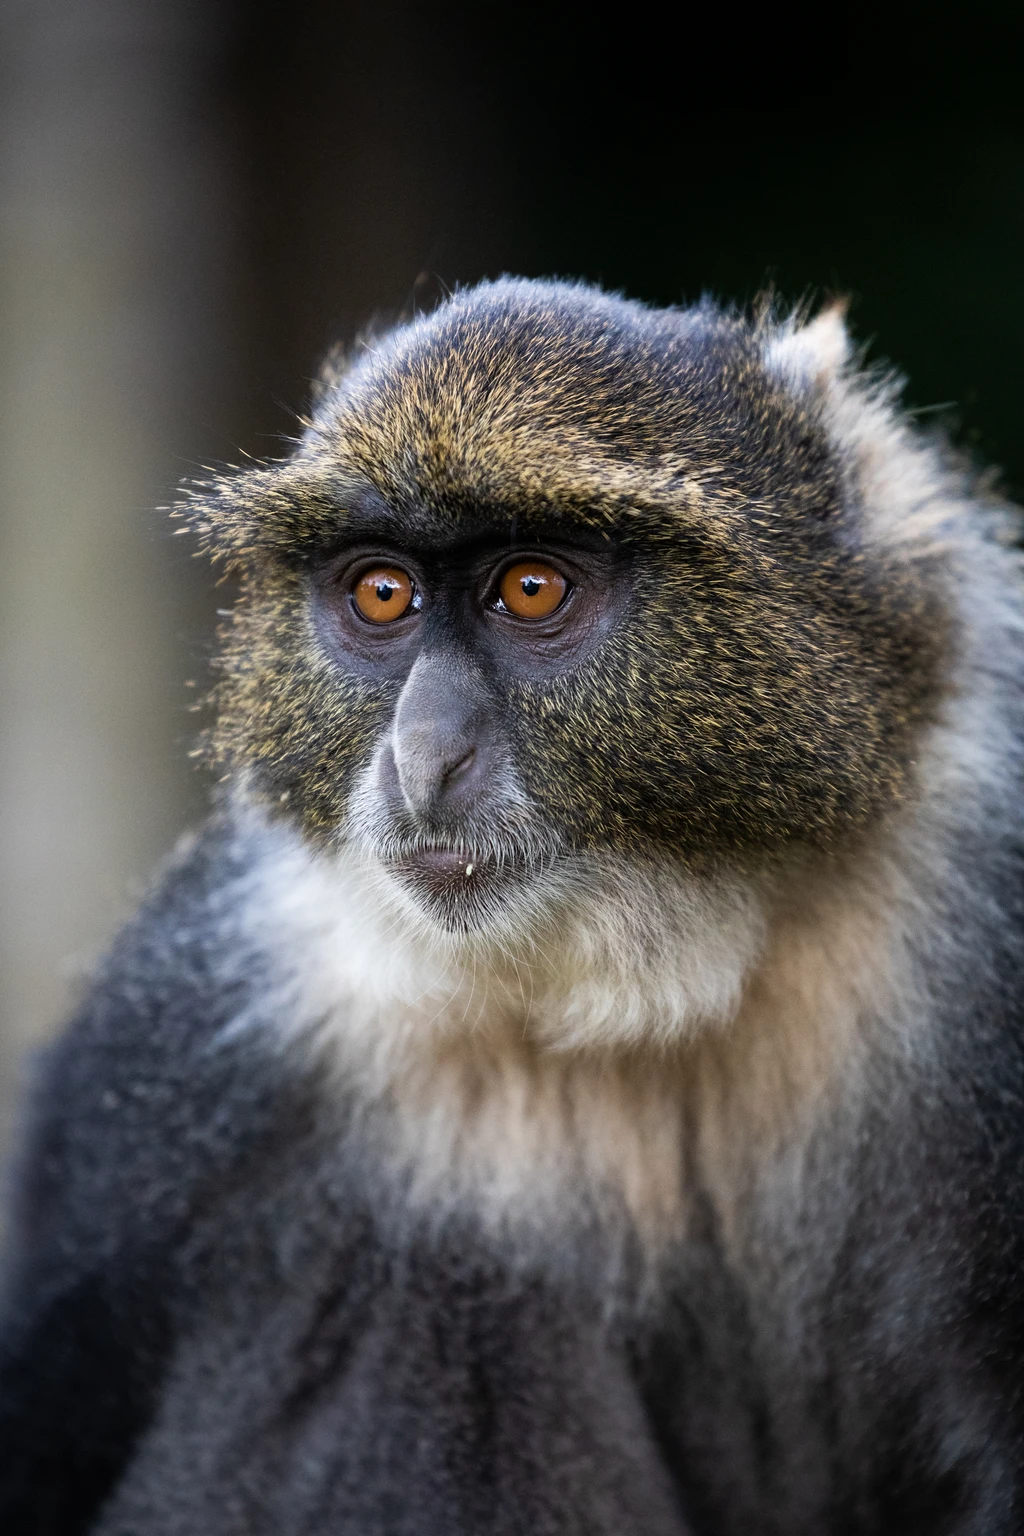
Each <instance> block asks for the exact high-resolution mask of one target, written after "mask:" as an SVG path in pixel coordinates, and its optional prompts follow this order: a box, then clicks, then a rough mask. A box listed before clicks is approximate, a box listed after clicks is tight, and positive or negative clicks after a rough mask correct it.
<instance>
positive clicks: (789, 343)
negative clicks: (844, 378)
mask: <svg viewBox="0 0 1024 1536" xmlns="http://www.w3.org/2000/svg"><path fill="white" fill-rule="evenodd" d="M846 308H847V306H846V303H845V301H844V300H842V299H836V300H834V301H833V302H832V303H831V304H829V305H827V306H826V307H825V308H824V309H823V310H821V312H820V313H819V314H817V315H815V317H814V319H813V320H809V321H807V323H806V324H802V323H801V317H800V316H799V314H798V315H795V316H794V317H793V318H792V319H791V320H790V321H788V322H787V323H786V324H784V325H783V326H782V327H781V328H780V329H779V330H777V331H775V333H774V335H772V336H771V337H770V338H769V341H768V345H767V347H766V349H765V364H766V366H767V367H768V369H769V371H770V372H772V373H774V374H776V375H777V376H779V377H780V378H782V379H784V380H785V381H786V383H788V384H795V385H797V386H798V387H803V388H807V387H808V386H811V387H812V388H814V387H818V388H820V387H822V386H824V385H826V384H828V383H829V382H830V381H831V380H832V379H834V378H837V377H838V375H839V374H840V373H841V372H842V371H843V369H844V367H845V366H846V364H847V362H848V361H849V359H850V352H851V346H850V333H849V331H848V330H847V329H846Z"/></svg>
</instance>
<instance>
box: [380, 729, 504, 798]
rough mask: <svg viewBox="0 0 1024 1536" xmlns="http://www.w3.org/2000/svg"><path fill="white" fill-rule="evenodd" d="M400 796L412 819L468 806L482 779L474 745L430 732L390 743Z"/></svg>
mask: <svg viewBox="0 0 1024 1536" xmlns="http://www.w3.org/2000/svg"><path fill="white" fill-rule="evenodd" d="M392 752H393V754H394V761H395V769H396V771H397V775H398V782H399V785H400V786H401V790H402V796H403V798H404V800H405V802H406V804H407V805H408V807H409V809H410V811H412V813H413V815H414V816H418V817H424V816H429V815H430V814H431V813H432V812H435V811H438V810H441V809H445V810H452V809H456V808H460V807H462V806H463V805H465V804H468V802H469V801H470V800H472V798H473V795H474V794H475V792H476V789H477V787H478V784H477V781H478V780H479V779H480V778H481V777H482V774H481V763H482V753H481V751H480V750H479V747H478V746H477V745H476V744H473V745H470V746H468V747H467V746H466V744H465V742H464V741H458V742H452V741H450V740H446V739H445V736H444V734H443V733H440V734H438V733H435V732H432V731H430V730H419V731H416V730H413V731H406V732H404V733H403V734H402V735H401V736H398V737H397V738H396V739H395V740H394V741H393V742H392Z"/></svg>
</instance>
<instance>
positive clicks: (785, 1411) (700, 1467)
mask: <svg viewBox="0 0 1024 1536" xmlns="http://www.w3.org/2000/svg"><path fill="white" fill-rule="evenodd" d="M180 515H182V516H183V517H184V519H185V523H184V525H183V526H185V528H186V529H187V530H188V531H190V532H191V533H192V535H193V537H194V538H195V539H197V541H198V548H199V550H200V551H201V552H205V553H206V554H208V555H209V556H210V557H211V558H213V559H214V560H215V561H217V562H219V563H220V566H221V568H222V569H224V570H226V571H229V572H231V573H232V574H233V575H234V576H235V577H236V578H237V580H238V584H239V585H238V594H239V595H238V599H237V602H236V604H235V606H234V608H233V610H232V612H231V616H230V618H229V619H227V620H226V622H225V624H224V627H223V632H222V636H221V642H220V650H219V656H218V660H217V663H216V672H215V674H214V677H213V680H212V683H211V689H212V691H211V713H210V716H209V720H210V723H209V724H208V726H207V728H206V730H205V733H204V735H203V737H202V740H201V743H200V745H199V747H198V748H197V749H196V750H197V752H198V753H199V754H200V756H201V760H202V761H203V762H204V763H205V764H207V765H208V767H209V768H210V769H211V770H212V772H213V774H214V776H215V779H216V785H217V787H216V791H215V794H214V797H213V803H212V807H211V811H210V817H209V820H208V821H207V822H206V824H205V825H204V826H203V827H202V828H201V829H200V830H199V831H198V832H196V833H194V834H193V835H191V836H189V837H187V838H186V839H185V840H184V842H183V843H182V844H181V845H180V846H179V847H178V848H177V849H176V850H175V852H174V853H173V854H172V856H171V857H170V859H169V861H168V863H167V865H166V867H165V868H164V869H163V870H162V871H161V872H160V873H159V875H158V876H157V878H156V880H155V882H154V885H153V887H152V889H151V891H150V893H149V895H148V896H147V897H146V899H145V901H144V902H143V904H142V907H141V909H140V911H139V912H138V914H137V915H136V916H135V917H134V918H133V919H132V920H131V921H130V922H129V923H128V925H127V927H126V928H125V929H124V930H123V931H122V933H121V934H120V936H119V937H118V938H117V939H116V940H115V942H114V944H113V946H112V948H111V950H110V951H109V953H108V954H107V956H106V957H105V959H103V960H102V961H101V962H100V963H99V965H98V966H97V969H96V974H95V976H94V977H93V978H92V979H91V981H90V983H89V986H88V990H87V992H86V995H85V996H84V998H83V1000H82V1001H81V1003H80V1005H79V1007H78V1010H77V1013H76V1014H75V1016H74V1018H73V1019H72V1021H71V1023H70V1025H69V1026H68V1028H67V1030H66V1032H65V1033H64V1034H63V1035H62V1036H61V1037H60V1038H59V1039H58V1041H57V1042H56V1043H55V1044H54V1045H52V1046H51V1047H48V1048H47V1051H46V1052H45V1054H44V1055H43V1057H42V1059H41V1061H40V1063H39V1065H38V1068H37V1072H36V1082H35V1086H34V1088H33V1090H32V1093H31V1095H30V1102H29V1104H28V1107H27V1110H26V1114H25V1126H24V1130H23V1134H22V1140H21V1144H20V1151H19V1154H18V1157H17V1163H16V1173H15V1175H14V1177H13V1181H12V1193H11V1205H10V1215H9V1221H8V1226H9V1233H10V1235H9V1238H8V1242H7V1253H6V1271H5V1281H4V1292H3V1295H4V1302H3V1312H2V1317H3V1322H2V1329H0V1425H2V1434H0V1443H2V1444H3V1446H4V1455H3V1469H2V1471H0V1527H2V1529H3V1530H4V1532H5V1533H9V1536H29V1533H32V1536H38V1533H47V1536H57V1533H60V1536H72V1533H86V1532H88V1533H91V1536H186V1533H187V1536H207V1533H209V1536H213V1533H217V1536H256V1533H261V1532H267V1533H271V1532H273V1533H275V1536H290V1533H296V1536H298V1533H300V1532H301V1533H304V1536H307V1533H308V1536H320V1533H325V1536H326V1533H328V1532H330V1533H332V1536H340V1533H352V1536H355V1533H359V1536H441V1533H444V1536H460V1533H462V1536H478V1533H479V1536H483V1533H487V1536H503V1533H509V1536H511V1533H520V1532H522V1533H526V1532H529V1533H531V1536H576V1533H579V1536H583V1533H586V1536H613V1533H614V1536H625V1533H631V1532H635V1533H637V1536H640V1533H643V1536H734V1533H743V1536H800V1533H803V1536H812V1533H814V1536H820V1533H823V1532H830V1533H837V1536H838V1533H843V1536H868V1533H871V1536H884V1533H888V1532H894V1533H895V1532H899V1533H900V1536H908V1533H915V1532H919V1533H922V1536H923V1533H926V1532H927V1533H929V1536H936V1533H949V1536H974V1533H977V1536H981V1533H985V1536H998V1533H1011V1532H1019V1531H1020V1530H1021V1529H1022V1527H1024V1174H1022V1169H1024V1002H1022V998H1021V989H1020V984H1019V978H1020V975H1021V967H1022V960H1024V952H1022V951H1024V882H1022V854H1024V834H1022V826H1021V806H1022V804H1024V800H1022V789H1024V783H1022V781H1024V710H1022V679H1024V665H1022V662H1024V626H1022V615H1024V605H1022V599H1021V582H1020V559H1019V555H1018V553H1017V551H1016V548H1015V545H1014V540H1015V538H1016V537H1017V523H1016V520H1015V517H1016V514H1015V513H1014V511H1013V509H1012V508H1011V507H1010V506H1009V504H1007V503H1004V502H1003V501H1001V500H999V498H998V497H997V496H996V495H995V493H994V492H991V491H989V490H988V489H986V486H985V482H984V481H982V480H979V479H978V478H977V477H976V475H975V474H974V471H973V470H972V469H971V467H970V466H969V465H965V464H964V463H963V462H961V461H960V459H959V458H958V457H957V455H956V454H955V452H954V451H953V450H952V449H951V448H949V447H948V446H947V445H946V444H945V443H944V442H943V441H942V440H941V438H939V437H937V436H936V435H934V434H931V435H929V434H926V433H925V432H923V431H922V429H921V428H920V427H919V426H918V425H916V424H915V422H914V421H913V419H912V418H911V417H910V416H909V415H907V414H906V413H905V412H904V411H903V409H902V407H901V404H900V384H899V381H898V380H896V379H894V377H892V376H889V375H883V374H880V373H879V372H877V371H872V370H870V369H867V368H865V367H864V365H863V363H862V362H861V360H860V359H859V358H858V356H857V354H856V353H855V352H854V350H853V347H852V343H851V341H850V339H849V335H848V331H847V327H846V323H845V318H844V314H843V311H842V309H841V307H839V306H836V305H827V306H826V307H825V308H823V309H822V310H821V311H820V312H819V313H817V314H813V313H812V312H811V311H810V309H797V310H794V311H792V312H786V311H783V310H782V309H781V308H779V307H778V306H777V305H776V304H775V303H774V302H766V303H764V304H761V305H758V306H755V307H754V308H753V309H751V310H741V309H738V308H736V309H733V308H728V307H724V306H722V305H719V304H718V303H717V302H714V301H712V300H710V299H705V300H702V301H701V302H700V303H698V304H696V305H694V306H690V307H677V308H669V309H658V308H653V307H648V306H645V305H643V304H641V303H639V302H635V301H632V300H629V299H626V298H623V297H620V296H617V295H613V294H609V293H606V292H603V291H601V290H600V289H597V288H594V287H591V286H587V285H585V284H582V283H571V282H557V281H545V282H540V281H532V280H524V279H513V278H503V279H500V280H494V281H488V282H485V283H482V284H480V285H479V286H476V287H472V288H466V289H460V290H457V291H456V292H455V293H454V294H452V295H451V296H450V297H448V298H447V299H446V300H445V302H443V303H442V304H440V305H439V307H437V308H436V309H435V310H433V311H432V312H430V313H429V314H426V315H420V316H418V317H416V318H414V319H412V320H410V321H408V322H406V323H403V324H400V325H397V326H396V327H395V328H394V329H392V330H390V331H386V332H384V333H382V334H380V335H378V336H377V337H376V338H375V339H374V340H373V341H372V343H369V344H367V345H366V346H365V347H364V348H363V349H361V350H359V351H357V352H356V353H355V354H354V355H352V356H351V357H349V358H348V359H347V360H346V359H341V358H335V359H333V360H332V361H331V363H330V364H329V365H328V366H327V368H326V369H325V371H324V374H323V376H322V378H321V380H320V382H319V385H318V386H317V389H316V392H315V396H314V399H313V402H312V405H311V407H310V410H309V415H308V416H307V417H305V418H303V422H302V432H301V436H299V437H298V438H297V440H296V441H295V442H294V443H293V444H292V445H291V446H290V448H289V452H288V454H287V455H286V456H285V457H282V458H281V459H279V460H273V461H267V462H261V463H257V464H255V465H254V466H249V467H246V468H243V469H239V470H224V471H223V472H217V473H216V474H211V476H210V477H209V478H208V479H206V480H204V481H202V482H197V483H195V484H193V485H192V486H191V487H190V488H189V490H188V492H187V495H186V498H185V501H184V503H183V505H182V507H181V508H180Z"/></svg>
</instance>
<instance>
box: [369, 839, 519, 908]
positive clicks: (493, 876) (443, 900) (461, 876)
mask: <svg viewBox="0 0 1024 1536" xmlns="http://www.w3.org/2000/svg"><path fill="white" fill-rule="evenodd" d="M385 867H386V868H387V870H388V871H389V873H390V874H392V875H395V876H397V878H398V879H399V880H400V881H401V882H402V884H403V885H405V886H407V887H409V888H410V889H411V890H412V891H413V893H414V894H415V895H416V896H417V897H419V899H420V900H421V901H422V902H423V903H424V905H426V907H427V908H428V910H429V911H430V912H431V913H432V915H434V916H435V917H439V918H440V919H441V920H442V921H444V922H446V923H448V924H450V925H454V926H457V927H467V926H475V925H476V924H477V923H478V922H480V921H481V920H483V919H484V918H485V917H486V916H487V914H488V913H493V912H494V911H495V910H496V909H497V907H499V906H500V904H501V902H502V898H503V897H504V896H505V895H506V894H508V893H510V892H511V889H512V887H513V886H514V885H516V884H518V883H519V882H520V881H521V880H522V879H523V877H524V875H525V873H526V869H525V864H524V863H523V862H522V861H519V860H510V859H501V860H498V859H497V858H496V857H495V856H494V855H493V854H479V853H477V854H474V853H471V852H468V851H466V850H464V849H453V848H418V849H415V850H412V851H409V852H407V853H402V854H401V855H399V856H398V857H396V858H392V859H389V860H388V861H387V864H386V866H385Z"/></svg>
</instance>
